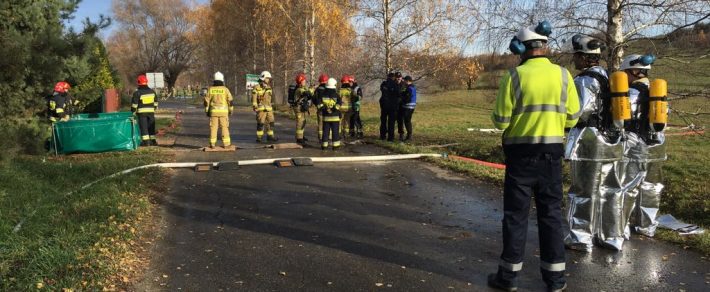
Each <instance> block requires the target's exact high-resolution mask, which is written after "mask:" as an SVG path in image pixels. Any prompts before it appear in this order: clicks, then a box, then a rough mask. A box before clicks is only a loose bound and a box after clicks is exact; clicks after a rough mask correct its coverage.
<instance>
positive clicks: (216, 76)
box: [214, 71, 224, 82]
mask: <svg viewBox="0 0 710 292" xmlns="http://www.w3.org/2000/svg"><path fill="white" fill-rule="evenodd" d="M214 81H222V82H224V74H222V72H219V71H217V73H214Z"/></svg>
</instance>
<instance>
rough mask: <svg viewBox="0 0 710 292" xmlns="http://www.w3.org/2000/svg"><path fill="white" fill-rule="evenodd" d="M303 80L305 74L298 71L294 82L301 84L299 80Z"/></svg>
mask: <svg viewBox="0 0 710 292" xmlns="http://www.w3.org/2000/svg"><path fill="white" fill-rule="evenodd" d="M304 81H306V74H303V73H298V75H296V84H301V82H304Z"/></svg>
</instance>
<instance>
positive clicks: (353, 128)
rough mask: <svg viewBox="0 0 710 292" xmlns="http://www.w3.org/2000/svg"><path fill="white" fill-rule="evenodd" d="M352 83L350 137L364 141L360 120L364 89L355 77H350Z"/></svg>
mask: <svg viewBox="0 0 710 292" xmlns="http://www.w3.org/2000/svg"><path fill="white" fill-rule="evenodd" d="M350 83H352V85H353V93H354V95H353V97H354V98H355V100H354V101H353V104H352V116H351V117H350V137H356V138H358V139H362V138H364V137H365V133H364V132H363V129H362V119H361V118H360V104H361V102H362V88H361V87H360V86H359V85H358V84H357V81H356V80H355V77H354V76H350Z"/></svg>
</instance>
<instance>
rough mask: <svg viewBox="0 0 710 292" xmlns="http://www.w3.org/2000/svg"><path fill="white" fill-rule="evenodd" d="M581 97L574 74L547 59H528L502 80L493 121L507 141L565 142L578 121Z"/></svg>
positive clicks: (504, 141)
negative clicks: (566, 133) (568, 133)
mask: <svg viewBox="0 0 710 292" xmlns="http://www.w3.org/2000/svg"><path fill="white" fill-rule="evenodd" d="M579 115H580V110H579V98H578V96H577V89H576V88H575V85H574V81H573V79H572V75H570V73H569V71H567V69H565V68H564V67H561V66H558V65H555V64H553V63H552V62H550V60H549V59H547V58H532V59H528V60H527V61H525V63H523V64H522V65H520V66H518V67H517V68H514V69H510V70H509V71H508V72H507V73H506V74H505V75H503V77H502V78H501V81H500V87H499V88H498V95H497V96H496V103H495V109H494V110H493V117H492V119H493V124H494V125H495V127H496V128H498V129H501V130H505V131H504V133H503V144H504V145H513V144H555V143H562V140H563V137H564V134H565V132H564V130H565V128H571V127H573V126H574V125H575V124H577V119H578V118H579Z"/></svg>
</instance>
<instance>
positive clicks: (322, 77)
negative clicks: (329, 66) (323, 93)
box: [318, 73, 328, 84]
mask: <svg viewBox="0 0 710 292" xmlns="http://www.w3.org/2000/svg"><path fill="white" fill-rule="evenodd" d="M327 82H328V74H325V73H323V74H321V75H320V76H319V77H318V83H320V84H325V83H327Z"/></svg>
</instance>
